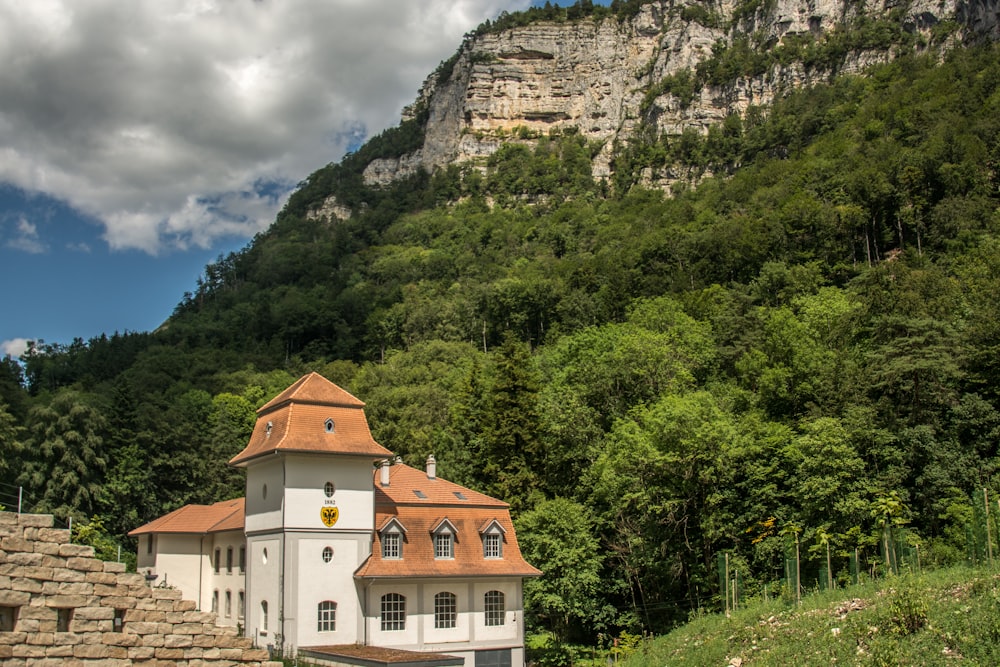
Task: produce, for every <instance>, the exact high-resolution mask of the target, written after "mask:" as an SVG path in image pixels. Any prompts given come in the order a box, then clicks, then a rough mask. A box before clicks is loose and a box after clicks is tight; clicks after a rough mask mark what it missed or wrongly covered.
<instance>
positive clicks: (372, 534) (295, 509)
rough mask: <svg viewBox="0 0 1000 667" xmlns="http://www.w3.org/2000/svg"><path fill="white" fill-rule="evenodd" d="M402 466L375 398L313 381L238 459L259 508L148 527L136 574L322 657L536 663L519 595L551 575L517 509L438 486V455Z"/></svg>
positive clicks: (240, 502) (284, 403) (266, 419)
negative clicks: (528, 543) (379, 422)
mask: <svg viewBox="0 0 1000 667" xmlns="http://www.w3.org/2000/svg"><path fill="white" fill-rule="evenodd" d="M391 456H392V455H391V452H389V451H388V450H387V449H385V448H384V447H382V446H381V445H379V444H378V443H376V442H375V441H374V440H373V439H372V437H371V432H370V431H369V429H368V422H367V420H366V419H365V416H364V404H363V403H362V402H361V401H359V400H358V399H356V398H355V397H354V396H352V395H351V394H349V393H347V392H346V391H344V390H343V389H341V388H340V387H338V386H336V385H335V384H333V383H331V382H329V381H328V380H326V379H324V378H323V377H321V376H319V375H317V374H315V373H312V374H309V375H306V376H304V377H303V378H301V379H299V380H298V381H297V382H296V383H295V384H293V385H292V386H291V387H289V388H288V389H286V390H285V391H284V392H282V393H281V394H280V395H279V396H277V397H276V398H274V399H273V400H272V401H270V402H269V403H267V404H266V405H265V406H264V407H262V408H261V409H260V410H258V411H257V423H256V425H255V427H254V431H253V434H252V435H251V437H250V442H249V443H248V444H247V446H246V448H245V449H244V450H243V451H242V452H240V453H239V454H238V455H237V456H236V457H235V458H233V460H232V461H230V464H232V465H234V466H239V467H242V468H244V469H245V470H246V474H247V482H246V498H245V499H242V498H241V499H237V500H231V501H224V502H221V503H216V504H214V505H210V506H200V505H188V506H185V507H182V508H180V509H178V510H176V511H174V512H171V513H170V514H167V515H165V516H163V517H160V518H159V519H156V520H155V521H152V522H150V523H148V524H146V525H145V526H141V527H140V528H137V529H135V530H134V531H132V532H131V533H130V534H131V535H136V536H138V537H139V554H138V565H137V566H138V569H139V571H140V572H144V573H148V574H149V575H150V578H151V580H152V577H153V576H155V577H156V579H155V580H154V581H155V582H156V584H163V583H166V584H167V585H171V586H175V587H177V588H180V589H181V590H182V591H183V592H184V595H185V597H187V598H190V599H193V600H196V601H197V602H198V604H199V605H200V608H201V609H213V610H215V611H216V612H217V613H218V614H219V620H220V622H222V623H227V624H238V625H240V626H241V627H242V628H243V631H244V633H245V634H246V635H247V636H250V637H254V638H256V639H257V641H258V644H260V645H274V646H279V647H283V648H285V649H286V650H287V649H294V650H296V651H297V652H298V653H299V655H303V656H307V657H308V658H309V659H310V660H311V661H315V662H320V661H324V662H325V661H329V662H330V663H331V664H353V665H362V664H363V665H373V664H375V665H377V664H387V665H388V664H406V665H411V664H412V665H421V666H426V665H463V664H464V665H465V667H517V666H520V665H523V664H524V623H523V607H522V588H521V585H522V580H523V578H524V577H532V576H537V575H538V574H539V571H538V570H537V569H535V568H533V567H532V566H531V565H529V564H528V563H526V562H525V561H524V559H523V558H522V556H521V552H520V549H519V548H518V545H517V538H516V536H515V534H514V527H513V524H512V523H511V520H510V512H509V507H508V505H507V504H506V503H503V502H501V501H499V500H496V499H494V498H490V497H488V496H485V495H483V494H481V493H477V492H475V491H472V490H470V489H466V488H464V487H461V486H458V485H457V484H453V483H451V482H448V481H445V480H443V479H440V478H438V477H437V475H436V474H435V464H434V460H433V457H431V458H430V459H428V462H427V469H426V470H424V471H421V470H417V469H414V468H411V467H409V466H406V465H404V464H402V463H400V462H395V463H393V462H392V460H391ZM379 461H380V462H381V465H380V466H379V467H378V468H376V467H375V463H376V462H379ZM411 652H419V654H417V653H411Z"/></svg>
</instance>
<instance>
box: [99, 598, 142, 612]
mask: <svg viewBox="0 0 1000 667" xmlns="http://www.w3.org/2000/svg"><path fill="white" fill-rule="evenodd" d="M98 599H99V600H100V601H101V606H102V607H114V608H115V609H131V608H133V607H135V606H136V599H135V598H131V597H126V596H121V597H106V598H98Z"/></svg>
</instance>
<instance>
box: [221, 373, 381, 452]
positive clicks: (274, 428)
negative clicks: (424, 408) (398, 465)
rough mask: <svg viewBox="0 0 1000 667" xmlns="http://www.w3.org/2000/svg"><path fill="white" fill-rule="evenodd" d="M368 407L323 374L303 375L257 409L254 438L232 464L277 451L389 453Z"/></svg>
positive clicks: (252, 437) (251, 437) (251, 438)
mask: <svg viewBox="0 0 1000 667" xmlns="http://www.w3.org/2000/svg"><path fill="white" fill-rule="evenodd" d="M364 406H365V404H364V403H362V402H361V401H360V400H358V399H357V398H355V397H354V396H352V395H351V394H350V393H348V392H346V391H344V390H343V389H341V388H340V387H338V386H337V385H335V384H334V383H332V382H330V381H329V380H327V379H326V378H324V377H323V376H322V375H319V374H318V373H309V374H308V375H304V376H302V377H301V378H299V379H298V380H297V381H296V382H295V383H294V384H292V385H291V386H290V387H288V389H286V390H285V391H283V392H281V393H280V394H278V395H277V396H275V397H274V398H273V399H271V400H270V401H268V402H267V403H266V404H265V405H264V406H263V407H261V408H260V409H259V410H257V423H256V424H255V425H254V428H253V433H252V434H251V435H250V441H249V442H248V443H247V446H246V447H245V448H244V449H243V451H242V452H240V453H239V454H237V455H236V456H235V457H233V459H232V460H231V461H230V462H229V464H230V465H234V466H243V465H246V464H247V463H249V462H250V461H252V460H253V459H256V458H259V457H262V456H266V455H268V454H277V453H307V454H340V455H348V456H369V457H372V458H384V457H387V456H391V455H392V452H390V451H389V450H388V449H386V448H385V447H383V446H382V445H380V444H378V443H377V442H375V440H374V439H373V438H372V434H371V431H370V430H369V429H368V420H367V419H366V418H365V411H364Z"/></svg>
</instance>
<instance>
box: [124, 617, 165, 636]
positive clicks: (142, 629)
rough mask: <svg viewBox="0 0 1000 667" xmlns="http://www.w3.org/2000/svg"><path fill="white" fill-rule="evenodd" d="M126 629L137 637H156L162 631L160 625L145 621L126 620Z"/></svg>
mask: <svg viewBox="0 0 1000 667" xmlns="http://www.w3.org/2000/svg"><path fill="white" fill-rule="evenodd" d="M125 623H126V627H127V628H128V631H129V632H134V633H135V634H137V635H155V634H157V633H159V631H160V625H159V623H147V622H145V621H129V620H126V621H125Z"/></svg>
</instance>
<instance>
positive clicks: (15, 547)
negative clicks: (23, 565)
mask: <svg viewBox="0 0 1000 667" xmlns="http://www.w3.org/2000/svg"><path fill="white" fill-rule="evenodd" d="M0 549H3V550H4V551H6V552H8V553H13V552H15V551H27V552H33V551H34V550H35V547H34V546H33V545H32V544H31V542H29V541H28V540H26V539H24V538H23V537H0Z"/></svg>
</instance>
